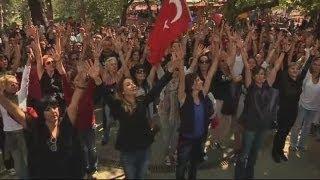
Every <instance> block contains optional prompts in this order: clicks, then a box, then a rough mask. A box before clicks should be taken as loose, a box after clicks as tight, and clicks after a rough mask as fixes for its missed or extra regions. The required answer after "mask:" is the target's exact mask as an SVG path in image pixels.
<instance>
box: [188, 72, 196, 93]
mask: <svg viewBox="0 0 320 180" xmlns="http://www.w3.org/2000/svg"><path fill="white" fill-rule="evenodd" d="M197 77H199V76H198V74H196V73H190V74H187V75H186V77H185V92H186V93H187V94H189V93H192V86H193V84H194V81H195V80H196V79H197Z"/></svg>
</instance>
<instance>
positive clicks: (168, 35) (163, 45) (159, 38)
mask: <svg viewBox="0 0 320 180" xmlns="http://www.w3.org/2000/svg"><path fill="white" fill-rule="evenodd" d="M190 22H191V17H190V13H189V9H188V6H187V3H186V1H185V0H165V1H164V2H163V4H162V7H161V9H160V14H159V16H158V18H157V20H156V22H155V25H154V28H153V30H152V31H151V34H150V37H149V42H148V44H149V47H150V55H149V62H150V63H151V64H156V63H158V62H160V61H161V58H162V57H163V56H164V53H165V51H166V49H167V48H168V47H169V46H170V44H171V43H172V42H173V41H174V40H175V39H177V38H178V37H179V36H180V35H181V34H182V33H183V32H185V31H186V30H187V29H188V26H189V23H190Z"/></svg>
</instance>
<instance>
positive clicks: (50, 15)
mask: <svg viewBox="0 0 320 180" xmlns="http://www.w3.org/2000/svg"><path fill="white" fill-rule="evenodd" d="M45 3H46V7H47V13H46V14H47V18H48V20H53V8H52V1H51V0H45Z"/></svg>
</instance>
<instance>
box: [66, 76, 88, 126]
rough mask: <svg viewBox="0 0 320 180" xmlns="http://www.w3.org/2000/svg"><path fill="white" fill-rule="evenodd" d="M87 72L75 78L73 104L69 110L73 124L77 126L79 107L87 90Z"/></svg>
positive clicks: (71, 103)
mask: <svg viewBox="0 0 320 180" xmlns="http://www.w3.org/2000/svg"><path fill="white" fill-rule="evenodd" d="M86 75H87V72H86V71H84V72H79V73H78V74H77V76H76V78H75V80H74V81H75V82H74V83H75V90H74V92H73V95H72V98H71V102H70V104H69V106H68V108H67V113H68V116H69V119H70V121H71V123H72V124H75V122H76V119H77V115H78V105H79V102H80V99H81V97H82V95H83V93H84V91H85V90H86V89H87V76H86Z"/></svg>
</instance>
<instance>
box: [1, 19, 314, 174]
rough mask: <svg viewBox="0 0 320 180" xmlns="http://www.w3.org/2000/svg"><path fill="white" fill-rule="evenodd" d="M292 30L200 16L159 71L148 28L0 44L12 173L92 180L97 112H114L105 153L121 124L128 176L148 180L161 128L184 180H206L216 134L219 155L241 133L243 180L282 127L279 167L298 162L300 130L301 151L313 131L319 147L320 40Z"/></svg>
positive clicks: (47, 30) (54, 29) (77, 30)
mask: <svg viewBox="0 0 320 180" xmlns="http://www.w3.org/2000/svg"><path fill="white" fill-rule="evenodd" d="M269 20H270V21H272V19H269ZM273 21H275V20H273ZM290 22H292V21H289V20H286V22H284V23H282V26H283V27H279V26H278V25H277V24H276V23H272V22H269V21H262V20H259V21H254V20H248V21H247V24H245V25H242V26H237V27H233V26H231V25H228V23H226V22H222V23H221V24H216V25H213V24H212V23H209V22H208V21H206V19H205V18H199V20H198V21H197V22H196V23H194V24H193V27H192V28H190V30H189V31H188V32H186V33H185V34H184V35H183V36H181V37H180V38H178V39H177V40H175V41H174V42H173V43H172V44H171V47H170V48H168V49H167V51H166V53H165V56H164V57H163V58H162V61H161V63H159V64H153V65H152V64H150V63H149V62H148V56H149V48H148V36H149V31H150V30H151V29H152V25H150V24H148V23H147V22H146V23H142V24H136V25H128V26H120V27H118V26H106V27H100V28H99V29H96V28H93V26H92V23H91V22H90V21H89V20H88V21H87V22H84V23H83V22H82V23H77V22H76V21H74V20H73V19H72V18H69V19H68V20H67V21H66V22H60V23H54V22H52V21H51V22H50V23H49V26H48V27H44V26H36V25H32V24H29V25H25V26H23V27H20V26H18V25H14V26H13V27H12V28H9V29H8V30H7V31H6V32H4V33H2V34H1V44H0V51H1V54H0V85H1V86H0V112H1V117H2V121H1V122H2V133H1V141H0V142H1V143H0V144H1V149H2V155H3V159H4V162H5V166H6V168H7V169H11V168H14V169H15V171H16V175H17V177H19V178H49V177H50V178H83V177H85V176H87V177H91V178H92V177H93V176H94V174H95V173H96V171H97V170H98V157H97V148H96V132H95V128H96V120H95V114H94V108H95V107H101V108H102V109H103V128H104V135H103V138H102V144H107V143H108V142H109V136H110V127H111V124H112V123H113V122H114V121H118V122H119V129H118V131H117V140H116V145H115V148H116V149H117V150H118V151H120V159H119V161H120V163H121V165H122V167H123V169H124V172H125V176H126V178H128V179H143V178H145V177H146V172H147V169H148V165H149V162H150V159H151V153H150V151H151V146H152V143H153V141H154V138H155V136H156V135H157V134H158V132H159V130H160V131H161V133H160V134H161V136H162V138H163V139H164V140H165V141H164V142H165V144H163V146H164V147H166V159H165V161H166V162H165V163H166V164H168V165H176V178H177V179H185V178H188V179H196V177H197V168H198V166H199V164H200V163H201V162H202V161H204V160H205V159H206V158H205V156H206V153H205V152H206V151H205V142H206V141H207V140H208V134H209V133H211V134H212V136H210V137H211V139H210V141H211V142H212V145H213V146H214V147H215V149H217V150H219V149H223V148H224V146H225V144H226V143H225V142H226V141H227V136H228V135H229V134H230V133H232V134H234V137H235V140H234V143H233V149H234V150H235V154H236V161H235V173H234V177H235V178H236V179H247V178H254V166H255V164H256V161H257V160H258V154H259V151H260V148H261V145H262V144H263V143H264V140H265V137H266V136H267V135H268V133H269V132H270V131H272V130H276V133H275V135H274V141H273V148H272V152H270V153H271V154H272V157H273V160H274V161H275V162H276V163H280V162H281V161H288V157H286V155H285V154H284V145H285V141H286V138H287V136H288V135H289V133H290V132H291V138H290V150H291V151H305V150H307V144H306V139H307V138H308V135H309V133H310V130H311V129H312V130H315V131H317V133H318V135H319V139H320V128H319V119H320V80H319V78H320V54H319V50H320V43H319V39H317V37H316V36H315V32H314V27H312V26H310V25H309V26H308V25H303V26H298V25H295V24H292V23H290ZM163 38H165V37H163Z"/></svg>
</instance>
